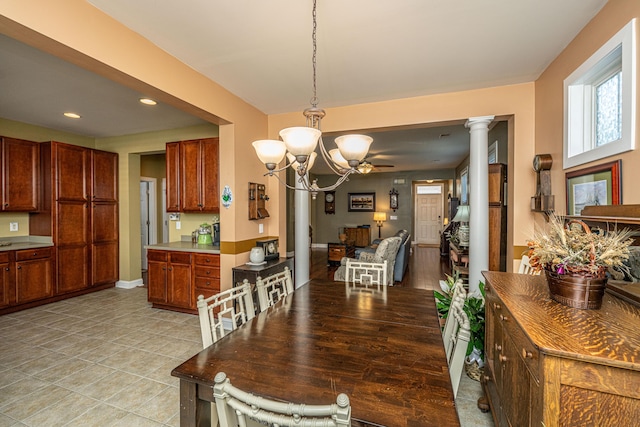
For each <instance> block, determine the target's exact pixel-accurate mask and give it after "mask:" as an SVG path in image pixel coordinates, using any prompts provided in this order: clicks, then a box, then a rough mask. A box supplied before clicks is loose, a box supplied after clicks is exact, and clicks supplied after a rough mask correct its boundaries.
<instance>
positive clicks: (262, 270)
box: [233, 258, 293, 286]
mask: <svg viewBox="0 0 640 427" xmlns="http://www.w3.org/2000/svg"><path fill="white" fill-rule="evenodd" d="M285 267H289V270H291V277H292V278H293V258H278V259H270V260H268V261H267V262H266V263H265V264H262V265H247V264H242V265H238V266H236V267H233V286H237V285H238V284H239V283H242V281H243V280H244V279H247V280H248V281H249V283H251V284H255V283H256V281H257V280H258V276H260V277H262V278H264V277H267V276H270V275H272V274H276V273H280V272H282V271H284V268H285Z"/></svg>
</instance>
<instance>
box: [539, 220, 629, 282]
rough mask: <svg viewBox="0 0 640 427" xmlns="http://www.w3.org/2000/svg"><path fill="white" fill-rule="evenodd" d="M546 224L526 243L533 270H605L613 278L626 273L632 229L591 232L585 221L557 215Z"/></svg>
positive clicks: (587, 273) (574, 272)
mask: <svg viewBox="0 0 640 427" xmlns="http://www.w3.org/2000/svg"><path fill="white" fill-rule="evenodd" d="M548 228H549V229H548V230H547V231H545V232H538V233H536V235H535V236H534V238H533V239H532V240H531V241H529V242H528V243H527V244H528V246H529V258H530V262H531V265H532V266H533V268H535V269H536V270H541V269H543V268H546V269H547V270H550V271H553V272H555V273H557V274H571V275H580V276H590V277H604V275H605V272H607V271H608V272H609V273H610V274H612V275H613V276H614V277H615V278H620V277H621V276H622V274H623V273H628V266H627V265H626V264H625V261H627V260H628V259H629V246H630V245H631V243H632V242H633V239H631V235H632V231H631V230H629V229H624V230H622V231H608V232H606V233H595V232H594V233H592V232H591V230H590V229H589V227H588V226H587V225H586V224H585V223H584V222H582V221H579V220H571V221H568V222H567V223H566V225H565V219H564V217H562V216H558V215H551V217H550V219H549V227H548Z"/></svg>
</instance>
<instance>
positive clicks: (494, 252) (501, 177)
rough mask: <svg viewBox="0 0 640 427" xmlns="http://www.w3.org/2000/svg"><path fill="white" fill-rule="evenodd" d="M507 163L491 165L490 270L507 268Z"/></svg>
mask: <svg viewBox="0 0 640 427" xmlns="http://www.w3.org/2000/svg"><path fill="white" fill-rule="evenodd" d="M506 182H507V165H504V164H502V163H492V164H490V165H489V270H493V271H506V270H507V206H506V204H505V196H506V195H505V186H506Z"/></svg>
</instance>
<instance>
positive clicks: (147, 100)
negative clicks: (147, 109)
mask: <svg viewBox="0 0 640 427" xmlns="http://www.w3.org/2000/svg"><path fill="white" fill-rule="evenodd" d="M140 102H142V103H143V104H145V105H156V104H157V102H156V101H154V100H153V99H151V98H140Z"/></svg>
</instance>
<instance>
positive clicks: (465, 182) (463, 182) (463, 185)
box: [460, 167, 469, 205]
mask: <svg viewBox="0 0 640 427" xmlns="http://www.w3.org/2000/svg"><path fill="white" fill-rule="evenodd" d="M468 186H469V167H466V168H464V169H462V172H460V204H462V205H466V204H468V194H469V193H468V190H467V188H468Z"/></svg>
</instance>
